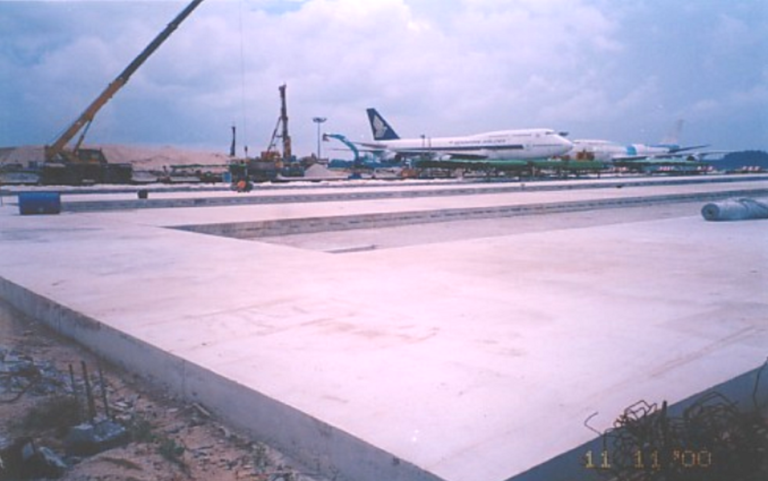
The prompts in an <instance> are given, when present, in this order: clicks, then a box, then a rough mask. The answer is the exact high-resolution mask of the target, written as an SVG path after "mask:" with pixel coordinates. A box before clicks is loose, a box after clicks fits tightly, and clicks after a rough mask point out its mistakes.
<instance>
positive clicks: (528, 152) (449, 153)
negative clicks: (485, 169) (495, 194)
mask: <svg viewBox="0 0 768 481" xmlns="http://www.w3.org/2000/svg"><path fill="white" fill-rule="evenodd" d="M367 112H368V120H369V121H370V123H371V130H372V131H373V139H374V141H375V142H371V143H366V142H358V145H361V146H363V147H364V148H367V149H369V150H372V151H376V152H379V153H382V154H385V155H386V154H394V155H395V156H396V157H401V158H402V157H417V156H427V157H429V158H432V159H438V160H486V159H487V160H533V159H547V158H550V157H554V156H557V155H562V154H565V153H566V152H568V151H570V150H571V148H572V147H573V144H571V142H570V141H569V140H568V139H566V138H564V137H563V136H562V135H560V134H558V133H557V132H555V131H554V130H551V129H522V130H500V131H496V132H486V133H482V134H476V135H468V136H463V137H434V138H432V137H422V138H415V139H413V138H412V139H401V138H400V137H399V136H398V135H397V134H396V133H395V130H394V129H393V128H392V126H391V125H389V123H387V121H386V120H384V117H382V116H381V114H379V113H378V112H377V111H376V109H368V110H367Z"/></svg>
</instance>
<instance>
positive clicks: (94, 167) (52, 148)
mask: <svg viewBox="0 0 768 481" xmlns="http://www.w3.org/2000/svg"><path fill="white" fill-rule="evenodd" d="M202 2H203V0H193V1H192V2H191V3H190V4H189V5H187V7H186V8H185V9H184V10H182V11H181V13H179V14H178V15H177V16H176V18H174V19H173V20H172V21H171V23H169V24H168V25H167V26H166V27H165V29H163V31H162V32H160V34H158V35H157V36H156V37H155V39H154V40H152V42H151V43H150V44H149V45H148V46H147V47H146V48H145V49H144V50H142V52H141V53H140V54H139V55H138V56H137V57H136V58H135V59H133V61H132V62H131V63H130V64H129V65H128V66H127V67H126V68H125V70H123V71H122V72H121V73H120V74H119V75H118V76H117V77H116V78H115V80H113V81H112V82H111V83H110V84H109V85H108V86H107V88H106V89H104V91H103V92H102V93H101V94H100V95H99V96H98V97H96V99H95V100H94V101H93V102H91V104H90V105H89V106H88V107H87V108H86V109H85V111H84V112H83V113H82V114H80V116H79V117H78V118H77V119H76V120H75V121H74V122H73V123H72V124H71V125H70V126H69V127H68V128H67V129H66V130H65V131H64V133H63V134H62V135H61V136H60V137H59V138H58V139H56V141H55V142H53V143H52V144H51V145H47V146H45V163H44V164H43V167H42V172H41V181H42V182H43V183H45V184H83V183H99V182H103V183H128V182H130V180H131V175H132V167H131V165H130V164H109V163H108V162H107V159H106V157H105V156H104V153H103V152H102V151H101V150H100V149H86V148H82V144H83V140H84V139H85V135H86V133H88V129H89V128H90V126H91V123H92V122H93V119H94V117H95V116H96V114H97V113H98V112H99V110H100V109H101V108H102V107H103V106H104V105H105V104H106V103H107V102H108V101H109V99H111V98H112V97H113V96H114V95H115V94H116V93H117V92H118V91H119V90H120V89H121V88H122V87H123V86H124V85H125V84H126V83H127V82H128V79H130V78H131V75H133V73H134V72H136V70H138V69H139V67H141V65H142V64H143V63H144V62H145V61H146V60H147V59H148V58H149V57H150V55H152V53H154V51H155V50H157V48H158V47H160V45H162V43H163V42H165V40H166V39H168V37H170V35H171V34H172V33H173V31H174V30H176V28H178V26H179V25H180V24H181V22H183V21H184V20H185V19H186V18H187V17H188V16H189V14H191V13H192V11H193V10H194V9H195V8H197V7H198V5H200V4H201V3H202ZM78 133H80V137H79V138H78V139H77V142H76V143H75V145H74V147H72V148H71V149H69V148H67V144H69V143H70V142H71V141H72V139H74V138H75V136H77V134H78Z"/></svg>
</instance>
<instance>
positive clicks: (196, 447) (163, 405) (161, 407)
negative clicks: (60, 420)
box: [0, 301, 320, 481]
mask: <svg viewBox="0 0 768 481" xmlns="http://www.w3.org/2000/svg"><path fill="white" fill-rule="evenodd" d="M10 352H12V353H13V356H14V357H17V358H24V357H26V358H32V359H33V360H34V363H35V365H40V364H44V363H47V362H50V363H52V364H53V366H55V368H56V370H58V371H60V372H61V373H63V374H64V376H63V378H64V379H66V380H69V379H70V377H69V366H70V365H72V366H74V370H75V372H76V378H77V379H83V376H82V374H81V370H80V368H81V361H83V362H85V363H86V365H87V367H88V369H89V378H91V379H95V380H98V376H97V374H96V373H97V369H98V365H99V360H98V358H97V357H95V356H94V355H93V354H91V353H90V352H88V351H86V350H85V349H84V348H82V347H80V346H78V345H76V344H74V343H72V342H70V341H69V340H67V339H63V338H61V337H60V336H58V335H56V334H55V333H53V332H52V331H50V330H49V329H48V328H47V327H46V326H44V325H43V324H41V323H40V322H37V321H35V320H33V319H30V318H28V317H26V316H24V315H23V314H21V313H19V312H18V311H16V310H15V309H13V308H12V307H10V306H9V305H8V304H7V303H5V302H4V301H0V361H2V360H3V356H5V355H7V354H8V353H10ZM7 359H8V358H6V360H7ZM102 369H103V373H104V379H105V385H106V393H107V399H108V405H109V407H110V411H111V415H112V416H113V417H115V418H116V419H118V420H122V421H126V420H130V422H131V425H132V426H134V430H133V431H132V432H133V433H134V436H133V437H134V439H133V440H132V441H131V442H130V443H128V444H127V445H125V446H123V447H117V448H113V449H110V450H107V451H103V452H101V453H99V454H96V455H93V456H90V457H84V458H82V459H81V460H79V462H78V461H77V460H72V459H69V458H65V459H66V460H67V462H68V464H70V466H69V468H68V469H67V470H66V472H65V474H64V476H63V477H61V478H59V479H63V480H66V481H80V480H110V481H144V480H146V481H151V480H161V481H162V480H169V481H170V480H187V479H192V480H198V479H199V480H212V479H215V480H222V481H228V480H243V479H250V480H258V481H313V480H315V481H317V480H319V479H320V478H319V477H316V476H312V477H309V476H308V475H307V474H306V473H301V472H299V470H297V469H294V468H292V467H290V462H289V461H288V460H287V459H286V458H285V457H283V456H282V455H281V454H280V453H278V452H277V451H275V450H274V449H272V448H270V447H269V446H266V445H264V444H262V443H255V442H251V441H249V440H248V439H247V438H246V437H245V436H242V435H239V434H238V433H236V432H235V431H234V430H233V429H231V428H229V427H227V426H224V425H222V424H220V423H219V422H217V421H216V420H215V419H214V418H212V417H211V416H210V414H209V413H208V412H207V411H206V410H205V408H204V407H202V406H199V405H189V404H185V403H184V402H182V401H179V400H176V399H172V398H169V397H167V396H166V395H164V394H163V393H162V392H158V391H156V390H152V389H150V388H148V387H146V386H143V385H142V384H141V383H140V382H139V381H138V379H137V378H135V377H134V376H132V375H131V374H130V373H127V372H125V371H123V370H121V369H118V368H116V367H114V366H110V365H107V364H102ZM43 382H45V381H43ZM50 384H51V385H55V383H50ZM97 384H100V383H98V382H94V386H93V388H94V394H95V396H94V397H95V398H96V405H97V411H98V413H99V414H103V412H104V408H103V401H102V398H101V394H100V391H99V389H98V385H97ZM0 386H1V385H0ZM55 389H56V391H57V392H54V393H48V394H40V393H36V392H35V390H32V389H30V390H29V391H28V392H26V393H25V394H23V395H21V397H19V398H18V399H17V400H13V399H14V398H15V397H17V396H18V392H9V391H8V390H5V391H4V390H3V389H2V388H0V449H2V448H3V447H5V446H7V445H9V443H11V442H12V441H13V440H15V439H18V438H20V437H31V438H33V439H34V441H35V443H36V444H37V445H38V446H46V447H48V448H51V449H52V450H53V451H54V452H56V454H58V455H60V456H63V455H64V443H63V436H62V433H61V432H57V429H55V428H53V427H44V426H39V424H42V423H41V422H40V420H41V419H42V416H40V415H39V413H40V412H45V410H46V409H50V408H48V407H47V406H49V405H50V402H51V400H52V399H55V398H58V399H61V398H67V397H68V398H69V399H72V391H71V385H70V383H66V382H65V383H64V385H62V386H59V387H58V388H55ZM80 396H81V398H84V397H85V396H84V394H83V392H82V391H81V392H80ZM81 401H82V402H84V399H81ZM34 409H37V411H35V412H36V413H38V414H35V415H33V416H32V417H30V415H29V413H30V412H31V411H32V410H34ZM34 416H37V419H35V418H34ZM35 421H37V422H35ZM136 426H139V429H138V430H137V429H135V427H136ZM59 431H60V430H59ZM137 432H138V433H139V434H140V435H139V436H136V433H137ZM5 479H8V478H7V477H4V475H3V472H2V470H0V480H5Z"/></svg>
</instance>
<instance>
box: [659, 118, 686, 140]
mask: <svg viewBox="0 0 768 481" xmlns="http://www.w3.org/2000/svg"><path fill="white" fill-rule="evenodd" d="M682 132H683V119H678V121H677V122H675V126H674V127H673V128H672V130H671V131H670V132H669V133H668V134H667V135H666V137H664V138H663V139H662V140H661V145H680V134H681V133H682Z"/></svg>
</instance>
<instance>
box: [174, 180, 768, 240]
mask: <svg viewBox="0 0 768 481" xmlns="http://www.w3.org/2000/svg"><path fill="white" fill-rule="evenodd" d="M766 194H768V189H755V190H735V191H725V192H712V193H694V194H672V195H662V196H650V197H626V198H620V199H596V200H595V199H593V200H585V201H574V202H559V203H538V204H518V205H501V206H487V207H476V208H458V209H440V210H424V211H406V212H385V213H374V214H356V215H347V216H328V217H305V218H297V219H282V220H268V221H256V222H238V223H217V224H216V223H215V224H199V225H183V226H175V227H174V228H175V229H179V230H185V231H189V232H196V233H200V234H209V235H217V236H222V237H232V238H236V239H253V238H259V237H270V236H283V235H291V234H311V233H318V232H328V231H342V230H354V229H367V228H382V227H394V226H400V225H409V224H423V223H430V222H449V221H455V220H459V219H461V220H469V219H484V218H493V217H512V216H519V215H533V214H542V213H561V212H577V211H585V210H591V209H610V208H621V207H630V206H637V205H652V204H659V203H669V202H689V201H711V200H718V199H725V198H729V197H740V196H757V195H766Z"/></svg>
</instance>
